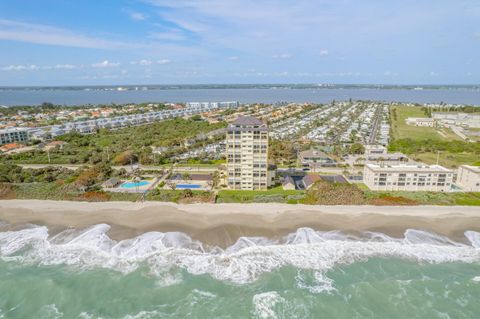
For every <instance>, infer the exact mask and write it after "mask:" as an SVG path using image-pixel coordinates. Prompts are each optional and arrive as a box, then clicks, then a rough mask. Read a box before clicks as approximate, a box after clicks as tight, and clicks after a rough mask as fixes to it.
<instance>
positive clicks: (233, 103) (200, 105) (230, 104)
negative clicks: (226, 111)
mask: <svg viewBox="0 0 480 319" xmlns="http://www.w3.org/2000/svg"><path fill="white" fill-rule="evenodd" d="M186 106H187V108H206V109H209V108H212V109H217V108H221V109H223V108H236V107H238V102H237V101H227V102H187V103H186Z"/></svg>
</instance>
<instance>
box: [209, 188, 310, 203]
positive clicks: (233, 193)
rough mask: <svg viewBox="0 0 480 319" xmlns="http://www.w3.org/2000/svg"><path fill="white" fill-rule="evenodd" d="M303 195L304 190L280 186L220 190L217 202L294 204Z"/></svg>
mask: <svg viewBox="0 0 480 319" xmlns="http://www.w3.org/2000/svg"><path fill="white" fill-rule="evenodd" d="M304 197H305V192H304V191H298V190H283V189H282V187H281V186H279V187H275V188H271V189H268V190H265V191H260V190H259V191H244V190H221V191H219V192H218V195H217V199H216V202H217V203H290V204H295V203H297V202H298V201H299V200H301V199H303V198H304Z"/></svg>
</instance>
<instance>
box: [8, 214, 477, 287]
mask: <svg viewBox="0 0 480 319" xmlns="http://www.w3.org/2000/svg"><path fill="white" fill-rule="evenodd" d="M109 229H110V226H108V225H106V224H99V225H95V226H92V227H90V228H88V229H85V230H73V229H69V230H66V231H64V232H61V233H59V234H57V235H55V236H52V237H49V235H48V229H47V228H46V227H39V226H37V227H31V228H26V229H23V230H18V231H7V232H0V258H2V259H3V260H7V261H15V262H22V263H28V264H40V265H70V266H73V267H76V268H77V269H91V268H94V267H103V268H110V269H114V270H118V271H121V272H124V273H128V272H131V271H133V270H135V269H137V268H138V267H139V266H140V265H142V264H143V265H148V267H149V269H150V271H151V273H152V274H153V275H155V276H157V277H158V283H159V285H169V284H175V283H176V281H177V280H181V278H180V279H179V278H178V277H172V275H171V272H169V270H170V269H172V267H181V268H183V269H185V270H187V271H188V272H190V273H192V274H199V275H200V274H209V275H211V276H212V277H214V278H216V279H220V280H228V281H231V282H235V283H247V282H251V281H254V280H255V279H257V278H258V277H259V276H260V275H261V274H263V273H266V272H271V271H273V270H275V269H278V268H280V267H282V266H293V267H296V268H298V269H310V270H315V271H317V272H318V274H321V275H322V276H323V275H324V274H325V272H326V271H328V270H329V269H332V268H333V267H335V266H336V265H339V264H348V263H353V262H355V261H359V260H366V259H368V258H371V257H397V258H403V259H408V260H413V261H418V262H425V263H444V262H453V261H456V262H467V263H472V262H480V249H478V248H479V247H480V242H479V238H480V234H479V233H477V232H473V231H468V232H466V233H465V236H466V237H467V238H468V239H469V240H470V242H471V245H466V244H461V243H457V242H453V241H451V240H450V239H448V238H446V237H443V236H439V235H436V234H432V233H429V232H425V231H420V230H407V231H406V232H405V236H404V238H391V237H389V236H386V235H384V234H381V233H373V232H367V233H364V234H360V235H358V237H356V236H352V235H348V234H345V233H342V232H340V231H330V232H320V231H314V230H312V229H310V228H300V229H298V230H297V231H296V232H295V233H292V234H289V235H288V236H285V238H283V239H280V240H275V241H273V240H269V239H267V238H259V237H251V238H247V237H242V238H239V239H238V241H237V242H236V243H235V244H234V245H232V246H230V247H228V248H227V249H225V250H223V249H220V248H218V247H216V248H209V249H206V248H204V247H203V246H202V244H201V243H200V242H198V241H195V240H192V239H191V238H190V237H189V236H187V235H186V234H183V233H178V232H171V233H160V232H149V233H145V234H142V235H140V236H138V237H135V238H131V239H127V240H122V241H115V240H112V239H110V238H109V237H108V236H107V234H106V233H107V231H108V230H109ZM319 278H320V279H319V280H318V283H317V284H316V285H314V286H316V287H317V288H315V289H319V290H322V289H323V290H322V291H331V289H330V288H328V280H327V279H328V278H327V279H325V278H326V277H325V278H323V279H322V278H321V277H319ZM312 287H313V286H312ZM322 287H323V288H322ZM325 287H327V288H328V289H326V290H325ZM332 288H333V286H332ZM312 289H313V288H312Z"/></svg>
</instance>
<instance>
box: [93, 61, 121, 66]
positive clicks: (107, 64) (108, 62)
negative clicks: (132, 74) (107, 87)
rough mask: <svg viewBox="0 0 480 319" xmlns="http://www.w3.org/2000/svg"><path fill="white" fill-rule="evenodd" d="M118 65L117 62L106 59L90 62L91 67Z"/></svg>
mask: <svg viewBox="0 0 480 319" xmlns="http://www.w3.org/2000/svg"><path fill="white" fill-rule="evenodd" d="M118 66H120V63H119V62H110V61H108V60H104V61H102V62H98V63H93V64H92V67H93V68H116V67H118Z"/></svg>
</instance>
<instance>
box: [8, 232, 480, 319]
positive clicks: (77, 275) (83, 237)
mask: <svg viewBox="0 0 480 319" xmlns="http://www.w3.org/2000/svg"><path fill="white" fill-rule="evenodd" d="M109 228H110V227H109V226H108V225H106V224H99V225H95V226H92V227H89V228H87V229H83V230H74V229H69V230H65V231H62V232H60V233H58V234H56V235H49V230H48V228H46V227H44V226H36V225H30V226H28V227H25V228H22V229H16V230H10V231H6V230H5V228H4V229H3V231H2V232H0V318H22V319H23V318H451V319H454V318H455V319H457V318H479V317H480V302H479V300H480V233H478V232H473V231H467V232H465V234H464V240H462V241H461V242H457V241H452V240H450V239H449V238H446V237H443V236H440V235H436V234H433V233H429V232H425V231H421V230H413V229H409V230H407V231H406V232H405V234H404V236H403V237H402V238H392V237H389V236H386V235H384V234H382V233H373V232H364V233H359V234H347V233H343V232H341V231H328V232H321V231H315V230H313V229H309V228H300V229H298V230H297V231H296V232H294V233H291V234H289V235H287V236H285V237H282V238H279V239H275V240H273V239H268V238H261V237H253V238H251V237H250V238H240V239H239V240H238V241H237V242H236V243H235V244H234V245H232V246H230V247H227V248H220V247H210V246H205V245H203V244H202V243H200V242H198V241H195V240H192V239H191V238H190V237H189V236H188V235H186V234H183V233H176V232H172V233H160V232H149V233H145V234H143V235H140V236H138V237H135V238H131V239H127V240H122V241H115V240H112V239H110V238H109V237H108V236H107V234H106V233H107V232H108V230H109Z"/></svg>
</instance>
